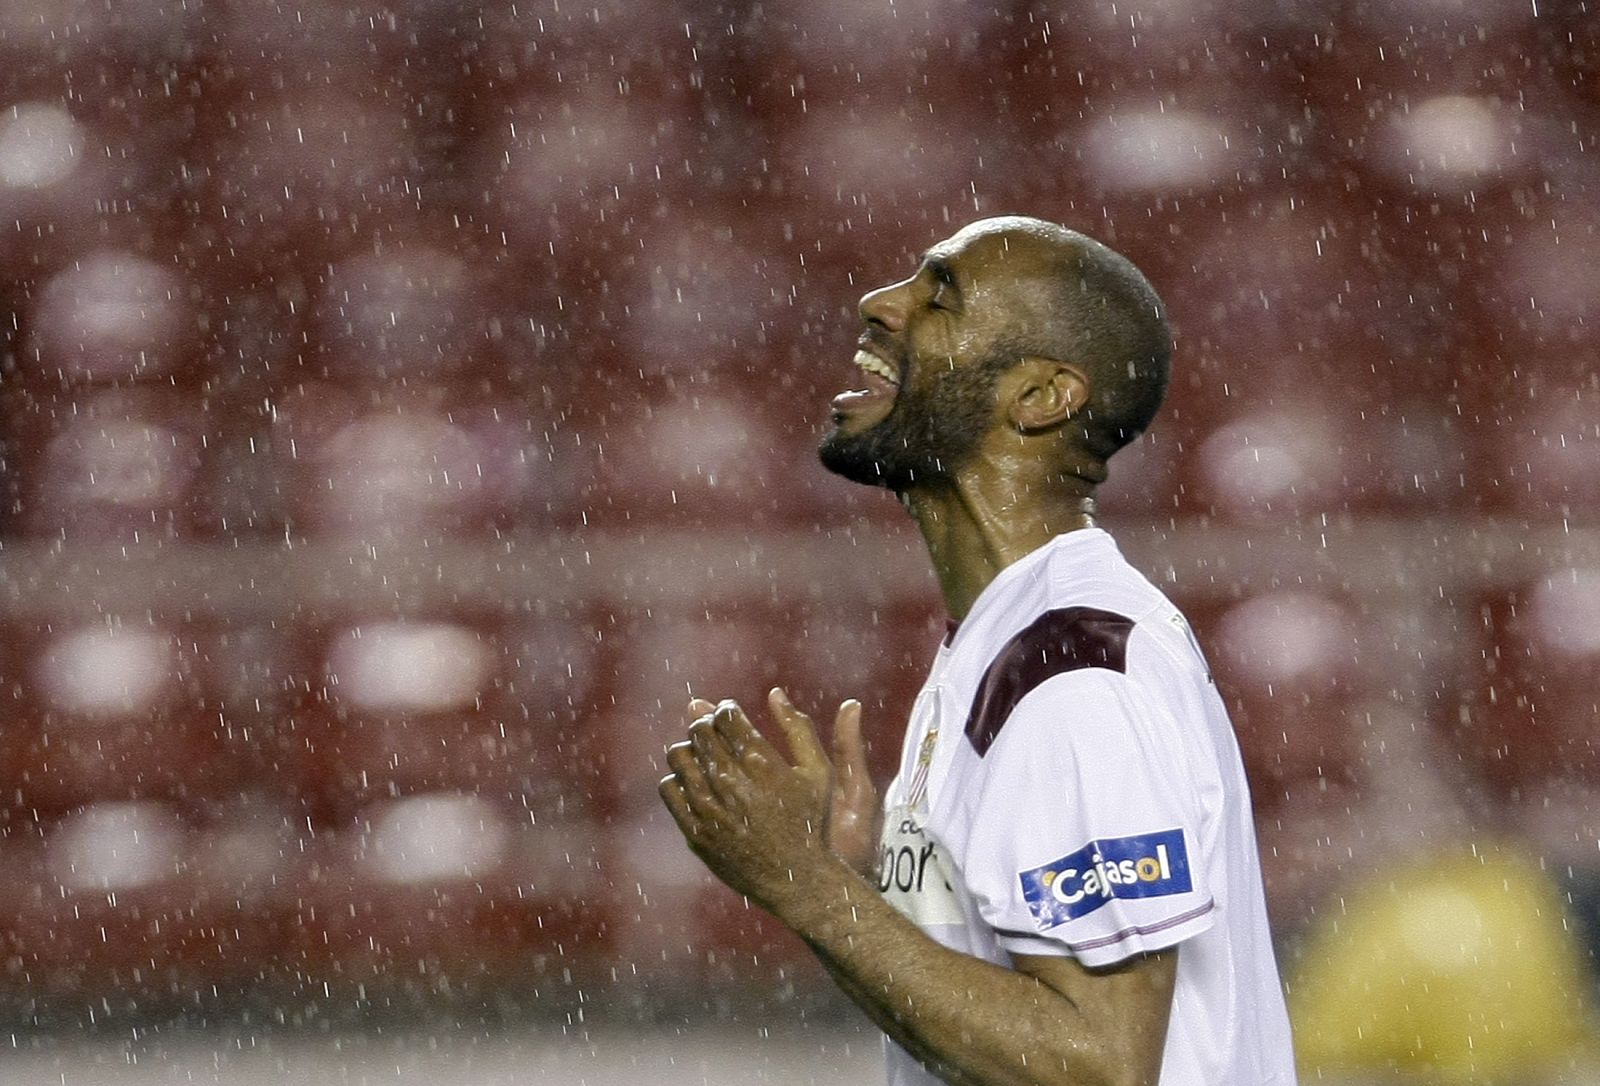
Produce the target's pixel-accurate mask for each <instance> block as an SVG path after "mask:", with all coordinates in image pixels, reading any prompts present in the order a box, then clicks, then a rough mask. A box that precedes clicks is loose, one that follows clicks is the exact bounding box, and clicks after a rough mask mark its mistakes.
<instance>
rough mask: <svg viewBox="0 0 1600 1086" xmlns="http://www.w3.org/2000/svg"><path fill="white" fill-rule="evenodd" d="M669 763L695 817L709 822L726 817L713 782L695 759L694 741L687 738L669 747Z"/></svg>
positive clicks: (703, 821)
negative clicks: (712, 786) (712, 784)
mask: <svg viewBox="0 0 1600 1086" xmlns="http://www.w3.org/2000/svg"><path fill="white" fill-rule="evenodd" d="M667 765H669V766H671V767H672V772H673V775H674V776H676V777H677V778H678V783H679V785H680V787H682V789H683V795H684V798H685V800H687V802H688V805H689V810H690V812H692V813H693V814H694V816H695V818H697V819H698V820H699V821H700V822H702V823H707V822H716V821H720V820H721V819H723V818H725V817H726V814H727V812H726V811H724V810H723V808H722V804H721V803H720V802H719V801H718V799H717V795H716V793H715V792H714V791H712V788H711V783H710V782H709V781H707V780H706V775H705V771H704V770H702V769H701V768H700V763H699V762H698V761H697V760H696V759H695V754H694V745H693V744H692V743H690V742H688V741H687V740H685V741H684V742H682V743H674V744H672V746H670V747H668V748H667Z"/></svg>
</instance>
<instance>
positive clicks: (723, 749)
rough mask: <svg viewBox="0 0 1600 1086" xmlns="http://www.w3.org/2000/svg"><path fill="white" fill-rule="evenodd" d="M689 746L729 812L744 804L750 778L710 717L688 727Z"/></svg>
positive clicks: (718, 797)
mask: <svg viewBox="0 0 1600 1086" xmlns="http://www.w3.org/2000/svg"><path fill="white" fill-rule="evenodd" d="M689 743H690V744H691V745H692V746H693V747H694V755H695V761H697V762H698V763H699V764H700V768H701V770H702V771H703V772H704V773H705V777H706V781H707V782H708V783H709V784H710V785H711V790H712V792H713V793H714V794H715V795H716V797H717V800H718V802H720V803H721V804H722V805H723V806H725V807H727V808H729V809H730V810H731V809H733V808H734V807H736V806H738V805H739V804H740V803H742V802H743V801H744V784H745V781H746V780H747V779H748V778H747V776H746V774H745V773H744V770H743V767H742V766H741V765H740V762H739V759H738V758H736V757H734V754H733V751H731V750H729V749H728V744H727V743H726V742H725V741H724V740H723V738H722V736H721V735H720V734H718V732H717V729H716V728H715V727H714V726H713V725H712V723H711V718H710V717H701V718H700V719H699V720H697V721H695V722H694V723H693V724H691V725H690V726H689Z"/></svg>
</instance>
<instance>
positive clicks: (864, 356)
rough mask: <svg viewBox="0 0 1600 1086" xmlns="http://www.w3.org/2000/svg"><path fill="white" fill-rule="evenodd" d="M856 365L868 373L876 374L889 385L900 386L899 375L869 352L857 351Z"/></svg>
mask: <svg viewBox="0 0 1600 1086" xmlns="http://www.w3.org/2000/svg"><path fill="white" fill-rule="evenodd" d="M856 365H857V366H859V367H861V368H862V369H864V370H866V371H867V372H868V373H875V374H877V375H878V376H879V377H882V378H883V379H884V380H885V381H888V382H889V383H890V384H891V385H895V386H897V387H898V386H899V384H900V375H899V374H897V373H895V372H894V370H893V369H892V368H891V367H890V366H889V363H887V362H885V361H884V360H883V359H881V358H879V357H878V356H877V355H875V354H873V353H872V352H870V351H857V352H856Z"/></svg>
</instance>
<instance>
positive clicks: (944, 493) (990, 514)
mask: <svg viewBox="0 0 1600 1086" xmlns="http://www.w3.org/2000/svg"><path fill="white" fill-rule="evenodd" d="M901 501H902V503H903V504H904V505H905V507H906V508H907V509H908V510H909V511H910V513H911V515H912V517H914V518H915V519H916V522H917V527H918V528H920V529H921V531H922V538H923V539H925V540H926V541H927V543H928V553H929V554H930V555H931V556H932V558H933V568H934V572H935V573H936V574H937V575H938V578H939V587H940V590H941V591H942V592H943V593H944V603H945V607H946V609H948V611H949V613H950V617H951V618H953V619H956V620H957V621H959V620H961V619H963V618H966V616H967V612H968V611H970V610H972V604H973V602H974V601H976V600H977V598H978V595H979V593H981V592H982V591H983V590H984V589H985V588H987V587H988V586H989V583H990V582H991V581H993V580H994V579H995V577H996V576H997V575H998V574H999V572H1000V571H1001V570H1002V569H1005V568H1006V567H1007V566H1009V565H1011V563H1013V562H1015V561H1017V560H1018V559H1020V558H1023V557H1025V556H1027V555H1029V554H1031V553H1033V552H1034V551H1036V550H1038V549H1039V548H1040V547H1042V546H1044V545H1045V544H1046V543H1048V542H1050V540H1052V539H1054V538H1055V537H1056V536H1058V535H1060V534H1061V533H1063V532H1071V531H1075V530H1077V529H1079V528H1092V527H1094V526H1095V516H1094V487H1093V486H1092V485H1091V484H1089V483H1086V482H1084V481H1083V480H1082V479H1079V478H1077V477H1075V476H1066V477H1062V476H1055V477H1053V478H1051V479H1050V480H1048V481H1045V482H1039V481H1034V482H1028V483H1025V482H1022V481H1020V480H1018V479H1016V477H1015V476H1010V477H1008V476H1007V475H999V476H996V475H993V474H989V473H984V472H973V473H970V474H962V475H959V476H957V477H955V478H951V479H941V480H939V481H938V482H935V483H927V484H923V485H919V486H917V487H914V488H912V489H910V490H907V491H906V492H905V493H904V494H902V495H901Z"/></svg>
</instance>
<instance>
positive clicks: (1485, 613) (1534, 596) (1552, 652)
mask: <svg viewBox="0 0 1600 1086" xmlns="http://www.w3.org/2000/svg"><path fill="white" fill-rule="evenodd" d="M1596 607H1600V570H1596V569H1593V568H1589V567H1575V568H1556V569H1552V570H1550V571H1549V573H1547V574H1546V575H1545V576H1543V577H1541V578H1539V579H1538V580H1535V581H1533V582H1531V583H1527V584H1523V585H1519V586H1518V587H1516V588H1514V589H1513V590H1512V591H1510V592H1506V593H1503V594H1497V595H1495V596H1490V597H1486V598H1483V599H1482V600H1481V602H1480V603H1479V606H1478V619H1479V622H1478V624H1477V625H1478V629H1477V631H1476V632H1477V635H1478V641H1477V651H1476V652H1475V653H1474V659H1473V660H1472V662H1471V666H1470V668H1469V670H1468V673H1467V674H1466V675H1465V676H1464V678H1463V685H1462V694H1463V698H1462V704H1461V706H1460V709H1459V714H1458V717H1457V719H1456V720H1455V721H1453V722H1451V723H1452V724H1453V726H1454V727H1453V734H1454V738H1455V740H1456V742H1457V744H1458V746H1459V749H1460V750H1461V752H1462V755H1463V756H1464V757H1465V758H1466V759H1467V760H1468V762H1469V764H1470V765H1472V766H1473V767H1474V768H1475V769H1476V770H1477V771H1478V772H1479V773H1480V774H1481V775H1482V777H1483V778H1484V780H1485V781H1486V782H1487V783H1488V784H1489V785H1490V787H1491V788H1492V789H1494V791H1495V792H1497V793H1498V794H1499V795H1500V796H1502V797H1503V798H1508V799H1509V800H1510V801H1511V802H1512V803H1513V804H1514V805H1521V804H1527V805H1529V806H1537V805H1539V804H1540V803H1541V802H1543V801H1544V799H1545V797H1548V796H1549V795H1551V793H1552V790H1556V789H1558V788H1559V785H1560V782H1562V781H1564V780H1572V781H1579V782H1582V783H1584V784H1588V785H1591V786H1592V785H1594V784H1596V783H1600V754H1597V753H1596V751H1595V749H1594V736H1595V735H1596V734H1597V733H1596V729H1597V728H1600V698H1597V696H1596V694H1595V687H1594V681H1593V676H1594V674H1595V670H1594V669H1595V667H1596V665H1597V664H1600V638H1597V637H1596V635H1595V624H1594V615H1595V614H1596V611H1595V608H1596Z"/></svg>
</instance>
